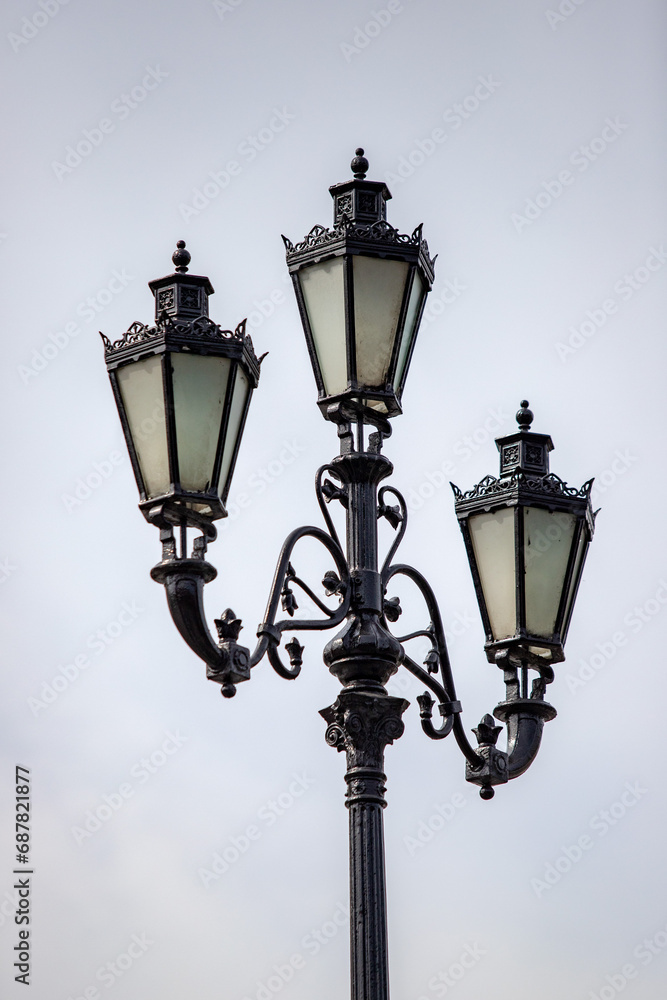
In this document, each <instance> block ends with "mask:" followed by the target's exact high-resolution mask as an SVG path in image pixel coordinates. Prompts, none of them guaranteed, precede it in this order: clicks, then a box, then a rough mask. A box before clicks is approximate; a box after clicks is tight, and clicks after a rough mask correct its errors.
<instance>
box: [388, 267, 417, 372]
mask: <svg viewBox="0 0 667 1000" xmlns="http://www.w3.org/2000/svg"><path fill="white" fill-rule="evenodd" d="M423 288H424V284H423V282H422V279H421V278H420V276H419V271H415V277H414V281H413V282H412V288H411V289H410V300H409V302H408V310H407V313H406V316H405V325H404V327H403V336H402V338H401V346H400V348H399V350H398V362H397V364H396V375H395V376H394V388H395V389H398V387H399V385H400V384H401V379H402V378H403V372H404V371H405V366H406V364H407V361H408V355H409V353H410V345H411V344H412V341H413V340H414V333H415V330H414V326H415V323H416V322H417V316H418V314H419V307H420V306H421V301H422V292H423Z"/></svg>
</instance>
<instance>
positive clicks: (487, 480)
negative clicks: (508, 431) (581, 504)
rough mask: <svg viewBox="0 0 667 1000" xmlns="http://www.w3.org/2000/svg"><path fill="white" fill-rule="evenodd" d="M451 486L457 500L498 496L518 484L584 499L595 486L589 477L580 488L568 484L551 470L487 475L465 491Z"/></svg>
mask: <svg viewBox="0 0 667 1000" xmlns="http://www.w3.org/2000/svg"><path fill="white" fill-rule="evenodd" d="M450 486H451V487H452V490H453V491H454V497H455V499H456V500H457V502H458V501H462V500H476V499H477V498H479V497H492V496H497V495H499V494H503V493H508V492H510V491H511V490H513V489H515V488H516V487H518V486H525V487H526V488H527V489H529V490H530V491H531V492H533V493H545V494H550V495H552V496H562V497H579V498H581V499H582V500H587V499H588V497H589V495H590V492H591V489H592V486H593V480H592V479H589V480H588V481H587V482H585V483H584V485H583V486H582V487H581V488H580V489H577V487H576V486H568V485H567V483H566V482H564V480H562V479H561V478H560V476H557V475H556V474H555V473H553V472H550V473H549V474H548V475H546V476H538V477H532V476H527V475H526V474H525V473H524V472H519V471H516V472H513V473H512V475H511V476H505V477H504V478H502V479H496V477H495V476H485V477H484V479H482V480H480V482H479V483H477V484H476V485H475V486H473V488H472V489H470V490H466V491H465V492H464V491H462V490H460V489H459V487H458V486H456V485H455V484H454V483H450Z"/></svg>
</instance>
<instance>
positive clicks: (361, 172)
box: [350, 146, 368, 181]
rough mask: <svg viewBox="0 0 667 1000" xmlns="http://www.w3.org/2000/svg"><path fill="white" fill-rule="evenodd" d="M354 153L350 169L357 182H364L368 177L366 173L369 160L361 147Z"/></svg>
mask: <svg viewBox="0 0 667 1000" xmlns="http://www.w3.org/2000/svg"><path fill="white" fill-rule="evenodd" d="M354 153H355V156H354V159H353V160H352V163H351V164H350V168H351V170H352V173H353V174H354V176H355V178H356V180H358V181H363V180H364V178H365V177H366V171H367V170H368V160H367V159H366V157H365V156H364V151H363V149H362V148H361V146H359V148H358V149H355V151H354Z"/></svg>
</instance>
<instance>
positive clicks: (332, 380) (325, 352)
mask: <svg viewBox="0 0 667 1000" xmlns="http://www.w3.org/2000/svg"><path fill="white" fill-rule="evenodd" d="M299 280H300V282H301V290H302V292H303V297H304V301H305V303H306V310H307V312H308V319H309V320H310V329H311V332H312V335H313V343H314V346H315V353H316V354H317V360H318V362H319V365H320V373H321V375H322V381H323V382H324V393H325V395H326V396H333V395H336V394H337V393H339V392H345V390H346V389H347V348H346V344H345V290H344V287H343V258H342V257H335V258H333V259H332V260H325V261H322V262H321V263H319V264H313V265H311V266H310V267H305V268H304V269H303V270H302V271H300V272H299Z"/></svg>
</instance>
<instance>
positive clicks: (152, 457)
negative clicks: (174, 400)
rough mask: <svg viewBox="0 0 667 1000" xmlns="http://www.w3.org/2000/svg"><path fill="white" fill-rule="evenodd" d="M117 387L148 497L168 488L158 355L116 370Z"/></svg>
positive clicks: (162, 393)
mask: <svg viewBox="0 0 667 1000" xmlns="http://www.w3.org/2000/svg"><path fill="white" fill-rule="evenodd" d="M118 386H119V389H120V393H121V396H122V399H123V406H124V408H125V415H126V417H127V421H128V424H129V425H130V433H131V435H132V441H133V443H134V448H135V451H136V453H137V458H138V459H139V466H140V468H141V475H142V478H143V480H144V486H145V487H146V493H147V496H148V497H157V496H161V495H162V494H163V493H168V492H169V490H170V489H171V482H170V476H169V458H168V452H167V427H166V421H165V403H164V390H163V383H162V361H161V357H160V355H154V356H153V357H151V358H144V359H143V360H142V361H135V362H133V363H132V364H129V365H124V366H123V367H122V368H119V369H118Z"/></svg>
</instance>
